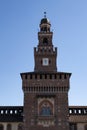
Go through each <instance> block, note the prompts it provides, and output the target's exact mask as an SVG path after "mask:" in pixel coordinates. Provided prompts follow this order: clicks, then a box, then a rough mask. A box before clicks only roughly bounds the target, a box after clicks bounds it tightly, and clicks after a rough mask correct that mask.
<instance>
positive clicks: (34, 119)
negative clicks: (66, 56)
mask: <svg viewBox="0 0 87 130" xmlns="http://www.w3.org/2000/svg"><path fill="white" fill-rule="evenodd" d="M52 37H53V32H52V31H51V23H50V21H49V20H48V19H47V18H46V15H45V16H44V18H42V19H41V21H40V31H39V32H38V45H37V47H35V48H34V61H35V67H34V71H33V72H26V73H21V78H22V88H23V92H24V119H23V122H24V130H38V129H39V130H48V129H50V130H53V129H54V130H69V122H68V115H69V114H68V90H69V86H70V85H69V79H70V76H71V73H65V72H59V71H57V62H56V60H57V48H55V47H54V45H53V42H52Z"/></svg>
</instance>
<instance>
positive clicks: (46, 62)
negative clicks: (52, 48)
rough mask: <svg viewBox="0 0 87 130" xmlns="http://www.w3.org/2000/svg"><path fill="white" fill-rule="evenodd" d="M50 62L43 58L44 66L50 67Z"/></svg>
mask: <svg viewBox="0 0 87 130" xmlns="http://www.w3.org/2000/svg"><path fill="white" fill-rule="evenodd" d="M48 64H49V60H48V58H43V66H48Z"/></svg>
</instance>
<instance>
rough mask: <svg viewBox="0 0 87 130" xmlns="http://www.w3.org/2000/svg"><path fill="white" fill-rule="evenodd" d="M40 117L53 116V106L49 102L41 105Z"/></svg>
mask: <svg viewBox="0 0 87 130" xmlns="http://www.w3.org/2000/svg"><path fill="white" fill-rule="evenodd" d="M39 109H40V112H39V113H40V115H41V116H51V115H53V105H52V104H51V103H50V102H49V101H44V102H42V103H41V104H40V108H39Z"/></svg>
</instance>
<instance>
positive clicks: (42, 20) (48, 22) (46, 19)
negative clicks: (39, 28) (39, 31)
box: [40, 18, 50, 24]
mask: <svg viewBox="0 0 87 130" xmlns="http://www.w3.org/2000/svg"><path fill="white" fill-rule="evenodd" d="M40 24H50V21H49V19H48V18H42V19H41V22H40Z"/></svg>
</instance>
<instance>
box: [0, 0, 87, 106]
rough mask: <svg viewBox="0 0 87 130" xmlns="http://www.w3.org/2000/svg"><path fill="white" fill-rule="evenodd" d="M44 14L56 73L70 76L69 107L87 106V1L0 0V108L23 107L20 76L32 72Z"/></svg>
mask: <svg viewBox="0 0 87 130" xmlns="http://www.w3.org/2000/svg"><path fill="white" fill-rule="evenodd" d="M44 11H46V12H47V17H48V18H49V20H50V22H51V25H52V26H51V29H52V30H53V44H54V46H55V47H58V57H57V67H58V71H63V72H70V73H72V76H71V80H70V91H69V104H70V105H87V100H86V99H87V0H44V1H42V0H0V105H23V92H22V80H21V77H20V73H22V72H29V71H33V70H34V56H33V47H35V46H37V44H38V37H37V32H38V29H39V23H40V20H41V19H42V18H43V16H44Z"/></svg>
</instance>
